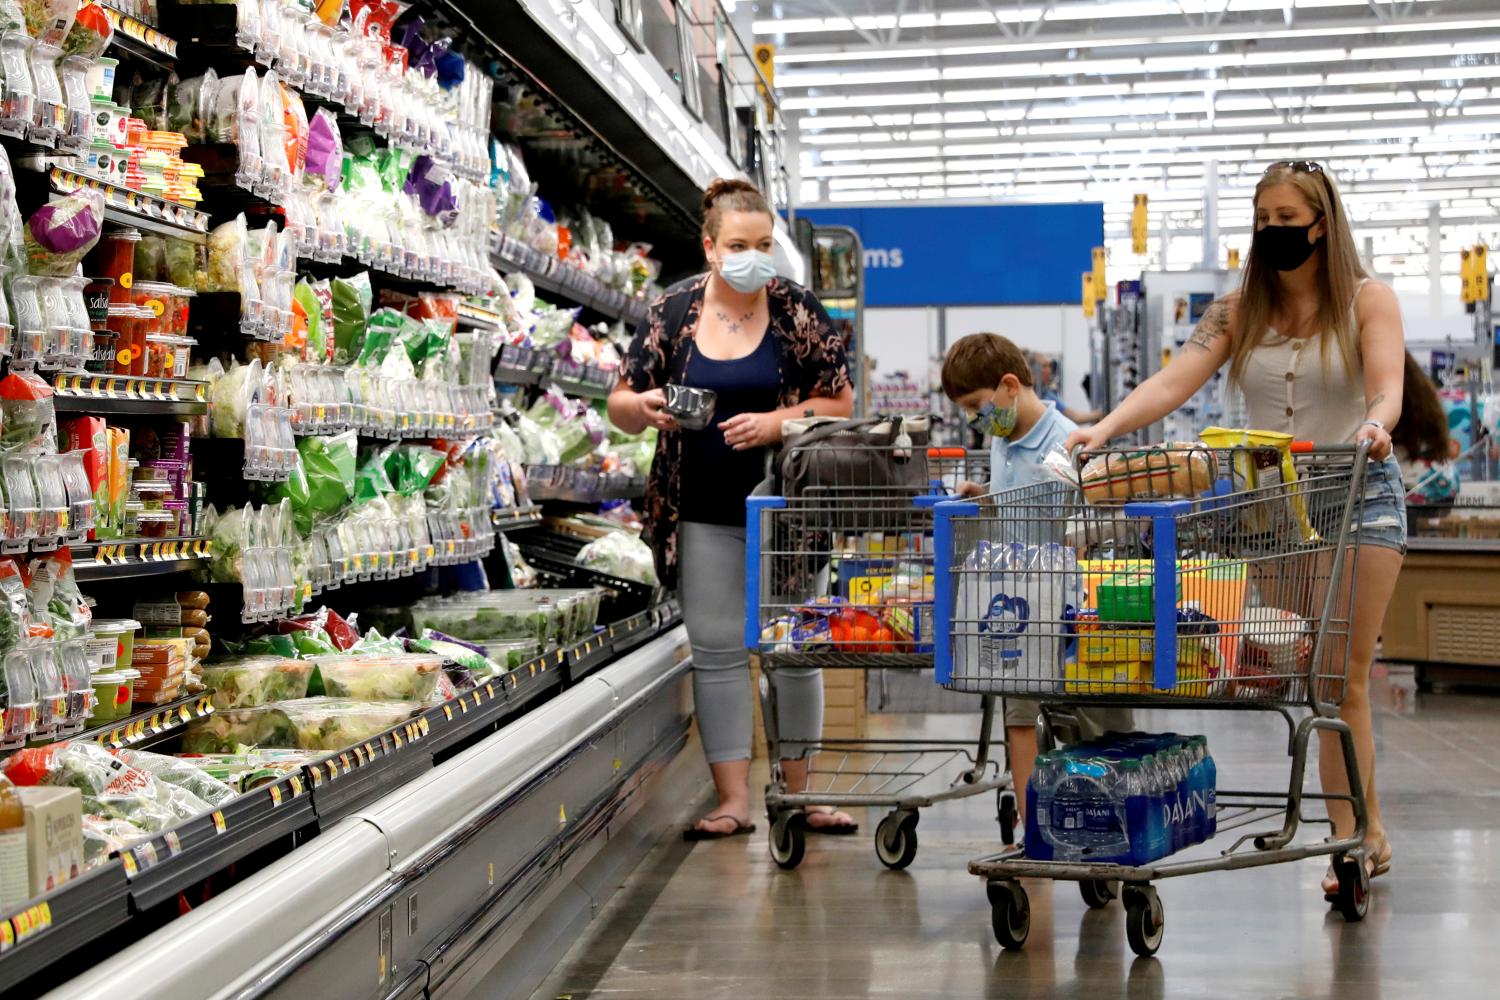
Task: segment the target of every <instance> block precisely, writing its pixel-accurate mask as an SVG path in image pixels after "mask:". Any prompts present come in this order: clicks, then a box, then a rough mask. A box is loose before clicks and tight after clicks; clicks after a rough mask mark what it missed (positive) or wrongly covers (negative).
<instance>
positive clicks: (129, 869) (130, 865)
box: [120, 851, 140, 878]
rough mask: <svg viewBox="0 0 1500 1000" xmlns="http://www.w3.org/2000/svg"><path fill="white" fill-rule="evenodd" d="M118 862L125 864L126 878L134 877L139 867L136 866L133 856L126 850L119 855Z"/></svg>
mask: <svg viewBox="0 0 1500 1000" xmlns="http://www.w3.org/2000/svg"><path fill="white" fill-rule="evenodd" d="M120 864H122V865H124V866H125V876H126V877H127V878H135V876H136V874H137V873H138V872H139V871H140V869H139V868H137V867H136V864H135V858H133V857H132V856H131V855H130V852H128V851H127V852H126V853H124V854H122V855H120Z"/></svg>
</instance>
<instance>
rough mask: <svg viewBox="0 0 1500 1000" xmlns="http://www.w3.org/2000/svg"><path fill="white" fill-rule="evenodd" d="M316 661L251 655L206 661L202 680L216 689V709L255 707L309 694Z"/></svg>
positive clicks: (214, 697)
mask: <svg viewBox="0 0 1500 1000" xmlns="http://www.w3.org/2000/svg"><path fill="white" fill-rule="evenodd" d="M312 672H313V664H312V663H311V662H309V661H307V660H288V659H282V658H281V657H273V656H249V657H242V658H240V659H234V660H220V661H218V662H216V663H209V664H204V666H203V669H202V676H203V683H204V684H205V685H207V686H208V688H209V689H210V690H211V691H212V692H213V705H214V708H216V709H220V710H224V709H236V708H255V707H257V706H260V705H269V704H272V703H274V702H279V701H296V700H298V699H301V698H306V697H307V682H308V680H309V679H310V678H311V677H312Z"/></svg>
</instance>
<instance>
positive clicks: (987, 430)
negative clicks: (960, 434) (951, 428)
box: [969, 386, 1019, 438]
mask: <svg viewBox="0 0 1500 1000" xmlns="http://www.w3.org/2000/svg"><path fill="white" fill-rule="evenodd" d="M1004 388H1005V387H1004V386H1000V387H999V388H997V389H996V390H995V394H994V395H995V396H998V395H999V394H1000V392H1001V391H1002V390H1003V389H1004ZM1017 399H1019V397H1017ZM1017 399H1012V400H1011V401H1010V404H1009V405H1008V406H1004V407H1001V406H996V405H995V398H994V396H991V397H990V398H989V399H987V400H985V403H984V405H983V406H981V407H980V408H979V411H978V412H977V413H975V414H974V415H973V416H972V417H970V418H969V429H970V430H972V431H974V432H975V433H978V434H988V435H990V436H991V437H999V438H1008V437H1010V435H1011V433H1012V432H1013V431H1014V430H1015V429H1016V402H1017Z"/></svg>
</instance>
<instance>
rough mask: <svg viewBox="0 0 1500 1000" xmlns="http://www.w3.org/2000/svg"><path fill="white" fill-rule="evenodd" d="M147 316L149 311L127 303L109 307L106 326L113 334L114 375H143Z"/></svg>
mask: <svg viewBox="0 0 1500 1000" xmlns="http://www.w3.org/2000/svg"><path fill="white" fill-rule="evenodd" d="M149 315H150V311H149V310H146V309H143V308H141V307H139V306H133V305H130V304H129V303H125V304H122V305H113V304H112V305H110V307H109V323H108V326H109V333H113V334H114V345H113V346H114V349H115V364H114V373H115V374H116V375H142V374H145V371H146V317H147V316H149ZM106 339H108V337H107V335H106Z"/></svg>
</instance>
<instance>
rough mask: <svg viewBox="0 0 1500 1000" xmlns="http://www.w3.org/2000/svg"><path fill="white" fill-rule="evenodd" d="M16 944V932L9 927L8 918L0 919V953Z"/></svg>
mask: <svg viewBox="0 0 1500 1000" xmlns="http://www.w3.org/2000/svg"><path fill="white" fill-rule="evenodd" d="M15 946H16V932H15V931H14V930H13V929H12V928H11V922H10V921H9V920H0V955H3V954H5V953H6V952H7V951H10V950H11V949H12V948H14V947H15Z"/></svg>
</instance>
